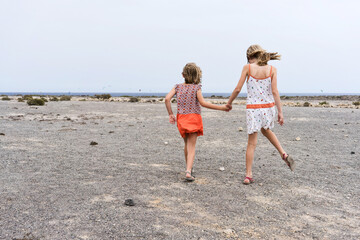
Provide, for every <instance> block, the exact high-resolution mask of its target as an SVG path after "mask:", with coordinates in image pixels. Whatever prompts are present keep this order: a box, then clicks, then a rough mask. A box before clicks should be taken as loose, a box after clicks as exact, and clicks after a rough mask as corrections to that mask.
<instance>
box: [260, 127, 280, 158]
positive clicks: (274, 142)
mask: <svg viewBox="0 0 360 240" xmlns="http://www.w3.org/2000/svg"><path fill="white" fill-rule="evenodd" d="M261 132H262V134H264V136H265V137H266V138H267V139H269V141H270V142H271V143H272V145H274V147H275V148H276V149H277V150H278V152H279V154H280V156H281V158H282V157H283V154H284V153H285V151H284V149H283V148H282V147H281V144H280V142H279V140H278V139H277V137H276V135H275V133H273V132H272V131H271V130H270V129H264V128H262V129H261ZM285 157H286V156H285Z"/></svg>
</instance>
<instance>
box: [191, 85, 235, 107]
mask: <svg viewBox="0 0 360 240" xmlns="http://www.w3.org/2000/svg"><path fill="white" fill-rule="evenodd" d="M196 97H197V99H198V101H199V103H200V105H201V106H203V107H206V108H210V109H215V110H222V111H227V112H228V111H229V110H230V109H229V108H228V107H226V106H225V105H222V106H220V105H215V104H211V103H209V102H206V101H205V99H204V97H203V95H202V92H201V89H199V90H198V91H197V93H196Z"/></svg>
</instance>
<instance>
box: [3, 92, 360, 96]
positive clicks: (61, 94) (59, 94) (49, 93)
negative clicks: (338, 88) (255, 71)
mask: <svg viewBox="0 0 360 240" xmlns="http://www.w3.org/2000/svg"><path fill="white" fill-rule="evenodd" d="M97 94H110V95H111V96H113V97H122V96H132V97H165V96H166V94H167V93H161V92H160V93H156V92H151V93H149V92H0V95H8V96H17V95H45V96H46V95H49V96H63V95H70V96H94V95H97ZM230 95H231V92H227V93H204V92H203V96H204V97H229V96H230ZM343 95H356V96H360V93H325V92H321V93H282V92H280V96H289V97H293V96H343ZM238 97H246V93H240V94H239V96H238Z"/></svg>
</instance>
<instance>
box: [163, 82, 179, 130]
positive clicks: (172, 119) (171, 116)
mask: <svg viewBox="0 0 360 240" xmlns="http://www.w3.org/2000/svg"><path fill="white" fill-rule="evenodd" d="M175 93H176V92H175V88H173V89H171V91H170V92H169V93H168V94H167V95H166V97H165V106H166V109H167V111H168V113H169V122H170V123H171V124H175V121H176V118H175V116H174V114H173V111H172V109H171V102H170V101H171V99H172V97H173V96H174V95H175Z"/></svg>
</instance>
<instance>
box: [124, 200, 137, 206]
mask: <svg viewBox="0 0 360 240" xmlns="http://www.w3.org/2000/svg"><path fill="white" fill-rule="evenodd" d="M125 205H126V206H135V203H134V200H132V199H126V200H125Z"/></svg>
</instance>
